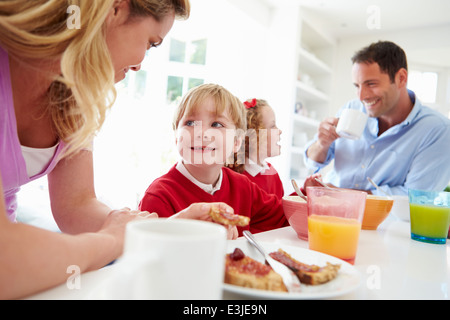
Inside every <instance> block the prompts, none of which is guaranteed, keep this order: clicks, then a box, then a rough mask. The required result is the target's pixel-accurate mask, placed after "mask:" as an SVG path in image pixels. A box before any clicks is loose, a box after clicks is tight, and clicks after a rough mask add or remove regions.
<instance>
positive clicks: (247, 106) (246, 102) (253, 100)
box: [244, 99, 256, 109]
mask: <svg viewBox="0 0 450 320" xmlns="http://www.w3.org/2000/svg"><path fill="white" fill-rule="evenodd" d="M244 105H245V108H246V109H250V108H254V107H255V106H256V99H252V101H251V102H248V101H245V102H244Z"/></svg>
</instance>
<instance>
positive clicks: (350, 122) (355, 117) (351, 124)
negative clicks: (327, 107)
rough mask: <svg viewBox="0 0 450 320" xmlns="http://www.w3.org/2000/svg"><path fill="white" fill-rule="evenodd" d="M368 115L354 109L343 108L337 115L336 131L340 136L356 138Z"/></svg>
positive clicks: (360, 133)
mask: <svg viewBox="0 0 450 320" xmlns="http://www.w3.org/2000/svg"><path fill="white" fill-rule="evenodd" d="M368 118H369V117H368V115H367V114H366V113H364V112H362V111H360V110H356V109H344V110H343V111H342V113H341V116H340V117H339V121H338V124H337V127H336V133H337V134H338V135H339V136H341V137H342V138H347V139H352V140H358V139H359V138H360V137H361V135H362V133H363V132H364V128H365V127H366V123H367V119H368Z"/></svg>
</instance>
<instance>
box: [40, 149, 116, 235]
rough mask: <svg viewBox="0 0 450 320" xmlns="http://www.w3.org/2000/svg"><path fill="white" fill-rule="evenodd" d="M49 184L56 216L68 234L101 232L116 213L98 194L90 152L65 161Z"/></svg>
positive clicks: (61, 227)
mask: <svg viewBox="0 0 450 320" xmlns="http://www.w3.org/2000/svg"><path fill="white" fill-rule="evenodd" d="M48 185H49V193H50V203H51V208H52V212H53V216H54V218H55V221H56V223H57V224H58V227H59V228H60V230H61V231H62V232H64V233H69V234H77V233H81V232H95V231H98V230H99V229H100V228H101V226H102V225H103V223H104V222H105V219H106V216H107V215H108V213H109V212H111V210H112V209H111V208H109V207H108V206H106V205H105V204H103V203H102V202H100V201H98V200H97V197H96V195H95V190H94V171H93V156H92V152H91V151H89V150H82V151H80V152H78V153H77V154H76V155H74V156H72V157H70V158H68V159H62V160H61V161H60V162H59V163H58V164H57V165H56V167H55V169H53V171H52V172H51V173H50V174H49V175H48Z"/></svg>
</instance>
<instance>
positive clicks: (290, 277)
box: [243, 230, 301, 292]
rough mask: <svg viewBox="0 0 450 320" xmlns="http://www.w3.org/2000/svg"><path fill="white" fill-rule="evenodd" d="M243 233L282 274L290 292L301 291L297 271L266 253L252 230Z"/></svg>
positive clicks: (273, 267)
mask: <svg viewBox="0 0 450 320" xmlns="http://www.w3.org/2000/svg"><path fill="white" fill-rule="evenodd" d="M243 234H244V237H245V238H246V239H247V240H248V242H250V243H251V244H252V245H253V246H254V247H255V248H256V249H257V250H258V251H259V252H260V253H261V254H262V255H263V256H264V259H265V260H266V261H267V263H268V264H269V265H270V266H271V267H272V269H273V271H275V272H276V273H278V274H279V275H280V276H281V278H282V279H283V283H284V285H285V286H286V289H287V290H288V292H301V284H300V280H299V279H298V277H297V276H296V275H295V273H294V272H293V271H292V270H291V269H289V268H288V267H286V266H285V265H284V264H282V263H280V262H278V261H276V260H275V259H273V258H272V257H270V256H269V255H268V254H267V253H266V251H265V250H264V248H263V247H262V246H261V245H260V244H259V243H258V242H257V241H256V239H255V237H254V236H253V234H252V233H251V232H250V231H248V230H245V231H244V232H243Z"/></svg>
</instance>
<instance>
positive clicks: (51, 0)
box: [0, 0, 190, 156]
mask: <svg viewBox="0 0 450 320" xmlns="http://www.w3.org/2000/svg"><path fill="white" fill-rule="evenodd" d="M115 3H117V0H90V1H81V0H33V1H29V0H8V1H0V46H1V47H2V48H4V49H5V50H6V51H7V52H8V53H9V54H10V55H12V56H13V57H16V58H18V59H42V60H48V61H58V60H59V59H60V61H61V63H60V64H61V74H60V75H55V76H52V77H53V78H52V80H53V82H52V84H51V86H50V88H49V89H48V107H47V112H48V114H49V116H50V117H51V119H52V123H53V129H54V130H55V132H56V134H57V136H58V137H59V138H60V139H61V140H62V141H64V142H65V143H66V144H67V145H68V148H67V149H66V151H65V155H66V156H67V155H69V154H73V153H75V152H76V151H78V150H79V149H80V148H83V147H86V146H88V145H89V144H90V142H91V141H92V138H93V136H94V135H95V134H96V133H97V131H98V130H99V129H100V128H101V126H102V124H103V122H104V120H105V116H106V112H107V111H108V110H109V108H110V107H111V106H112V104H113V103H114V100H115V97H116V91H115V89H114V68H113V64H112V61H111V57H110V53H109V49H108V46H107V44H106V40H105V23H104V22H105V20H106V17H107V14H108V12H109V11H110V10H111V9H112V8H113V5H114V4H115ZM129 4H130V17H129V18H137V17H145V16H152V17H153V18H155V19H156V20H158V21H159V20H161V19H162V18H163V17H164V16H165V15H166V14H168V13H170V12H175V15H176V16H177V17H178V18H188V17H189V12H190V4H189V0H129ZM71 5H75V6H77V7H76V8H79V16H78V17H79V18H80V22H81V25H80V28H79V29H76V28H75V29H72V28H69V27H68V22H67V21H68V18H69V14H68V12H70V11H69V10H68V9H69V6H71Z"/></svg>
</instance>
